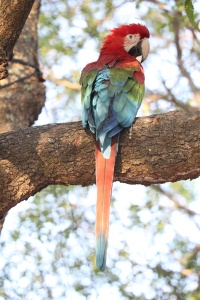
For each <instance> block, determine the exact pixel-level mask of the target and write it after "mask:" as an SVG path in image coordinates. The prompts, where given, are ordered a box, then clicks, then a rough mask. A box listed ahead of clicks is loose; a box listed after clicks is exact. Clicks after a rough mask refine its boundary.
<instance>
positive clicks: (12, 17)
mask: <svg viewBox="0 0 200 300" xmlns="http://www.w3.org/2000/svg"><path fill="white" fill-rule="evenodd" d="M33 3H34V0H15V1H13V0H1V1H0V15H1V22H0V79H3V78H6V77H7V76H8V71H7V69H6V67H7V65H8V61H9V60H10V59H11V58H12V51H13V47H14V45H15V43H16V41H17V39H18V37H19V35H20V33H21V31H22V28H23V27H24V24H25V22H26V19H27V17H28V15H29V13H30V10H31V8H32V5H33Z"/></svg>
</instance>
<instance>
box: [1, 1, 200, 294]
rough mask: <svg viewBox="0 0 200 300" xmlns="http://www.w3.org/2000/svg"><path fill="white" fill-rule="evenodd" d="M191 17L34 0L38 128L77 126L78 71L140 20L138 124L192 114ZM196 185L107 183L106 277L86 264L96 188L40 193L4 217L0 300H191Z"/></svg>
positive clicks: (130, 5)
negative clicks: (144, 35)
mask: <svg viewBox="0 0 200 300" xmlns="http://www.w3.org/2000/svg"><path fill="white" fill-rule="evenodd" d="M192 5H194V10H193V6H192ZM198 12H199V11H198V6H197V5H196V3H193V4H192V2H191V1H187V0H186V1H183V0H180V1H174V0H172V1H157V0H155V1H153V0H151V1H150V0H149V1H148V0H147V1H135V2H128V1H126V0H124V1H123V0H114V1H110V0H109V1H104V2H102V1H100V0H96V1H91V0H78V1H76V2H74V1H72V0H69V1H65V0H56V1H55V0H43V2H42V8H41V15H40V22H39V34H40V41H39V52H40V59H41V64H42V68H43V70H44V73H45V75H46V76H47V83H46V85H47V88H48V90H47V96H48V101H47V103H46V108H47V109H46V111H45V110H44V111H43V114H42V115H41V116H40V119H39V121H38V123H37V124H41V123H44V122H65V121H72V120H77V119H80V111H81V109H80V95H79V85H78V79H79V76H80V70H81V68H83V67H84V65H85V64H86V63H88V62H90V61H91V60H95V59H96V58H97V56H98V52H97V51H98V49H99V47H100V45H101V42H102V39H103V36H104V35H105V33H106V32H107V31H108V29H109V28H112V27H114V26H118V25H119V24H122V23H130V22H140V20H142V22H145V23H146V25H147V26H148V28H149V29H150V32H151V41H150V42H151V54H150V56H149V59H148V60H147V62H145V64H144V68H145V75H146V94H145V99H144V101H143V106H142V109H141V110H140V115H148V114H152V113H164V112H166V111H168V110H172V109H183V110H184V111H188V112H193V111H196V110H198V105H199V88H200V85H199V79H198V78H199V77H200V63H199V56H200V52H199V49H200V47H199V46H200V42H199V32H198V31H197V29H196V24H198V21H199V14H198ZM88 53H89V55H88ZM55 99H56V101H55ZM198 183H199V181H198V180H197V181H193V182H188V181H186V182H178V183H174V184H172V183H168V184H165V185H162V186H154V187H152V188H151V189H150V188H143V187H139V186H134V187H131V186H126V185H122V184H121V185H120V184H119V183H117V184H115V185H114V191H113V206H112V209H111V211H112V214H111V229H110V237H109V249H108V266H107V269H106V272H105V273H101V272H98V270H97V269H95V264H94V261H95V255H94V249H95V239H94V234H93V232H94V223H95V198H96V195H95V187H89V188H82V187H64V186H62V187H61V186H56V187H53V186H51V187H48V188H47V189H45V190H43V191H42V192H41V193H40V194H37V195H36V196H35V197H33V198H31V199H30V200H29V201H28V203H26V204H24V205H25V208H26V209H25V208H24V206H23V207H22V208H21V209H20V206H19V207H18V208H17V209H16V213H15V212H14V210H13V211H11V212H10V213H9V215H8V217H7V220H6V223H5V228H4V230H3V232H2V245H1V246H2V258H3V260H2V261H1V262H0V265H1V267H2V268H1V271H0V278H4V280H3V281H1V279H0V299H15V300H17V299H27V300H29V299H34V300H35V299H59V300H62V299H105V298H106V296H107V295H109V297H111V298H113V299H116V300H117V299H136V300H140V299H142V300H143V299H156V300H159V299H160V300H161V299H162V300H164V299H167V300H174V299H181V300H182V299H184V300H186V299H187V300H198V299H200V285H199V282H200V268H199V263H200V255H199V253H200V247H199V245H200V240H199V236H200V235H199V231H200V217H199V214H200V211H199V209H198V205H199V199H198V195H197V192H198V191H199V188H198ZM17 214H18V217H17ZM9 227H10V228H9Z"/></svg>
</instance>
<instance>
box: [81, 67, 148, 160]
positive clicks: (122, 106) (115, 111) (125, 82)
mask: <svg viewBox="0 0 200 300" xmlns="http://www.w3.org/2000/svg"><path fill="white" fill-rule="evenodd" d="M134 71H135V69H134V68H133V67H132V68H131V67H129V68H127V69H126V68H122V67H119V66H113V67H112V68H109V67H107V68H105V69H102V70H99V71H98V70H96V73H95V72H94V71H92V76H89V75H90V74H86V75H85V77H84V79H83V81H84V82H83V84H82V85H83V86H84V89H83V90H84V91H83V93H82V102H83V116H82V122H83V126H84V127H86V126H87V123H88V124H89V127H90V130H91V131H92V132H96V139H97V140H98V139H99V141H100V148H101V151H102V153H103V155H104V157H105V158H109V157H110V149H111V140H112V137H113V136H114V135H116V134H118V133H119V132H120V131H121V130H122V129H123V128H124V127H129V126H130V125H131V124H132V123H133V121H134V119H135V116H136V114H137V111H138V109H139V107H140V105H141V102H142V98H143V94H144V85H143V84H140V83H139V82H137V80H136V79H135V78H134V76H133V73H134ZM88 73H90V72H88ZM88 77H90V79H89V80H88ZM85 81H87V84H85Z"/></svg>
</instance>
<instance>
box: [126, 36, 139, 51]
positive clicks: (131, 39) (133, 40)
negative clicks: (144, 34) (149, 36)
mask: <svg viewBox="0 0 200 300" xmlns="http://www.w3.org/2000/svg"><path fill="white" fill-rule="evenodd" d="M139 41H140V35H139V33H137V34H128V35H127V36H125V38H124V50H126V52H129V50H130V49H131V48H132V47H133V46H135V45H136V44H137V43H138V42H139Z"/></svg>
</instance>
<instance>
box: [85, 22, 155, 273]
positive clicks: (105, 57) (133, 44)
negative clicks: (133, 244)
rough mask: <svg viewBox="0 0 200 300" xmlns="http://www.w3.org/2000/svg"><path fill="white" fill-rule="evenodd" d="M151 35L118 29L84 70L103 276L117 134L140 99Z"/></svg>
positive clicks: (136, 28) (140, 27) (130, 27)
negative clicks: (93, 142)
mask: <svg viewBox="0 0 200 300" xmlns="http://www.w3.org/2000/svg"><path fill="white" fill-rule="evenodd" d="M149 36H150V34H149V31H148V29H147V28H146V26H144V25H141V24H129V25H121V26H120V27H118V28H114V29H113V30H111V32H110V33H109V34H108V35H107V36H106V37H105V39H104V42H103V44H102V47H101V49H100V55H99V58H98V59H97V61H95V62H92V63H89V64H87V65H86V66H85V68H84V69H83V70H82V73H81V78H80V84H81V86H82V88H81V101H82V125H83V127H84V128H85V127H87V126H88V125H89V128H90V130H91V131H92V132H93V133H94V134H95V137H96V141H95V146H96V147H95V154H96V185H97V202H96V265H97V267H98V268H99V269H100V270H101V271H104V269H105V266H106V254H107V245H108V231H109V213H110V198H111V193H112V184H113V176H114V166H115V157H116V154H117V151H118V140H119V133H120V131H121V130H122V129H123V128H126V127H129V126H131V124H132V123H133V121H134V119H135V117H136V114H137V111H138V109H139V107H140V105H141V102H142V99H143V95H144V72H143V67H142V65H141V63H142V62H143V61H144V60H145V59H146V58H147V56H148V53H149Z"/></svg>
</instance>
